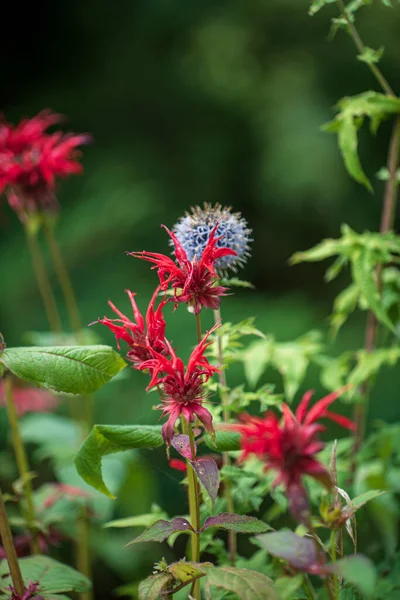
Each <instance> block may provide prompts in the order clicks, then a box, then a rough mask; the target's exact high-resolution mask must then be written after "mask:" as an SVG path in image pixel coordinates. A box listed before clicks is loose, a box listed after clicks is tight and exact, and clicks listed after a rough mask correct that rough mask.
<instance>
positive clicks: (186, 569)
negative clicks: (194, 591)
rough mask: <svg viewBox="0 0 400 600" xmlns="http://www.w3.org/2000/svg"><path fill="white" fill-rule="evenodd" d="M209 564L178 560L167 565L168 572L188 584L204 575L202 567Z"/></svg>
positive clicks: (209, 564)
mask: <svg viewBox="0 0 400 600" xmlns="http://www.w3.org/2000/svg"><path fill="white" fill-rule="evenodd" d="M211 566H212V563H196V562H189V561H186V560H179V561H178V562H175V563H172V564H170V565H168V572H169V573H171V575H173V577H174V579H175V580H177V581H180V582H181V583H185V584H188V583H191V582H192V581H195V580H196V579H199V578H200V577H204V575H205V571H204V570H203V569H204V567H211Z"/></svg>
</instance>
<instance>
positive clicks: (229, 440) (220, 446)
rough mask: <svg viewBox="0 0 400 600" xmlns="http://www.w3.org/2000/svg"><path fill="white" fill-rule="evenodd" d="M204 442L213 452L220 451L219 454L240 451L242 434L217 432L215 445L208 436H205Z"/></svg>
mask: <svg viewBox="0 0 400 600" xmlns="http://www.w3.org/2000/svg"><path fill="white" fill-rule="evenodd" d="M204 442H205V444H206V446H208V447H209V448H210V449H211V450H218V452H234V451H235V450H240V434H239V433H237V432H236V431H217V432H216V435H215V443H213V441H212V440H211V439H210V438H209V436H208V435H205V436H204Z"/></svg>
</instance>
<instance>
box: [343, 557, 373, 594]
mask: <svg viewBox="0 0 400 600" xmlns="http://www.w3.org/2000/svg"><path fill="white" fill-rule="evenodd" d="M336 570H337V572H338V573H340V575H341V576H342V577H343V579H344V580H345V581H348V582H349V583H351V584H352V585H354V586H355V587H357V588H358V589H359V590H360V592H361V593H362V594H364V595H365V596H367V597H371V596H372V594H373V593H374V590H375V586H376V582H377V574H376V569H375V567H374V564H373V563H372V562H371V561H370V560H369V559H368V558H367V557H366V556H361V555H358V554H355V555H354V556H348V557H347V558H344V559H343V560H339V561H338V562H337V563H336Z"/></svg>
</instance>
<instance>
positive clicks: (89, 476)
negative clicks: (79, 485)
mask: <svg viewBox="0 0 400 600" xmlns="http://www.w3.org/2000/svg"><path fill="white" fill-rule="evenodd" d="M162 444H163V439H162V435H161V427H158V426H151V425H95V426H94V427H93V429H92V431H91V432H90V434H89V436H88V437H87V438H86V440H85V441H84V443H83V444H82V446H81V448H80V450H79V452H78V454H77V455H76V457H75V466H76V469H77V471H78V473H79V475H80V476H81V477H82V479H84V480H85V481H86V483H88V484H89V485H91V486H92V487H94V488H95V489H96V490H98V491H99V492H101V493H102V494H105V495H106V496H109V497H110V498H114V496H113V495H112V493H111V492H110V490H109V489H108V488H107V486H106V485H105V483H104V481H103V476H102V470H101V460H102V458H103V456H106V455H107V454H115V453H116V452H123V451H124V450H131V449H133V448H157V447H158V446H162Z"/></svg>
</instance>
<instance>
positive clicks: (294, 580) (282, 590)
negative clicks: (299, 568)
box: [274, 573, 303, 600]
mask: <svg viewBox="0 0 400 600" xmlns="http://www.w3.org/2000/svg"><path fill="white" fill-rule="evenodd" d="M274 585H275V588H276V591H277V592H278V596H279V600H293V598H297V596H296V592H297V590H298V589H299V588H300V587H301V586H302V585H303V574H302V573H298V574H297V575H295V576H294V577H279V579H275V581H274Z"/></svg>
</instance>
